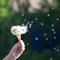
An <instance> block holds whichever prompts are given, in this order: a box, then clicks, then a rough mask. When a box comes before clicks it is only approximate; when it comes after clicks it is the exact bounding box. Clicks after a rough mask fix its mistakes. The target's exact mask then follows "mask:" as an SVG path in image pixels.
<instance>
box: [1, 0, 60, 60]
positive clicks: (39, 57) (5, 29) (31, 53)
mask: <svg viewBox="0 0 60 60" xmlns="http://www.w3.org/2000/svg"><path fill="white" fill-rule="evenodd" d="M11 2H12V0H0V60H2V59H3V57H5V56H6V55H7V54H8V53H9V51H10V49H11V48H12V46H13V45H14V44H15V43H16V42H17V38H16V37H15V36H13V35H12V34H11V33H10V28H11V26H13V25H21V24H22V23H23V20H24V19H25V18H27V16H28V15H29V14H26V16H24V17H22V15H21V14H22V13H15V12H14V11H13V10H12V8H11ZM59 5H60V4H59ZM55 12H56V11H55ZM50 13H51V12H50ZM58 13H60V12H59V9H58ZM58 13H57V12H56V13H54V14H56V15H57V14H58ZM38 14H39V13H38ZM38 14H37V15H38ZM42 14H43V13H42ZM52 17H55V18H56V16H52ZM41 18H42V17H41ZM44 19H46V18H45V17H44ZM49 19H51V18H49ZM52 20H53V18H52ZM28 35H29V33H27V36H26V38H24V40H25V39H27V40H28V39H29V36H28ZM27 37H28V38H27ZM25 42H27V41H25ZM57 47H59V48H60V45H58V46H57ZM51 54H52V53H51V51H49V50H48V49H44V50H43V51H41V52H37V51H35V50H33V49H32V47H31V46H27V47H26V50H25V52H24V54H23V55H22V56H21V57H20V58H19V59H18V60H49V58H50V57H51ZM52 55H53V54H52ZM54 57H55V59H53V60H60V55H57V53H56V54H55V56H54Z"/></svg>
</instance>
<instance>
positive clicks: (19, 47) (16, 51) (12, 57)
mask: <svg viewBox="0 0 60 60" xmlns="http://www.w3.org/2000/svg"><path fill="white" fill-rule="evenodd" d="M22 43H24V42H23V41H22V40H20V42H17V43H16V44H15V45H14V46H13V47H12V49H11V50H10V52H9V54H8V55H7V56H6V57H4V58H3V60H16V59H17V58H19V57H20V56H21V55H22V53H23V52H24V50H25V45H24V44H22ZM23 48H24V49H23Z"/></svg>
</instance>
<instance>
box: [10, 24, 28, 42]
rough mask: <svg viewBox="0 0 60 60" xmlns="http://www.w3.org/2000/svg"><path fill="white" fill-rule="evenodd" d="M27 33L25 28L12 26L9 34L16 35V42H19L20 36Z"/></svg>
mask: <svg viewBox="0 0 60 60" xmlns="http://www.w3.org/2000/svg"><path fill="white" fill-rule="evenodd" d="M26 32H27V26H19V25H17V26H12V27H11V33H12V34H13V35H16V37H17V38H18V40H19V41H20V40H21V34H25V33H26Z"/></svg>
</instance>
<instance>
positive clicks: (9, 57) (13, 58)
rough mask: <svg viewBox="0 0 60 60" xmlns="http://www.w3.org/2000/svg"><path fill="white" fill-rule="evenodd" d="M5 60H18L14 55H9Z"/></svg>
mask: <svg viewBox="0 0 60 60" xmlns="http://www.w3.org/2000/svg"><path fill="white" fill-rule="evenodd" d="M3 60H16V59H15V57H14V56H13V55H12V54H8V55H7V56H6V57H5V58H4V59H3Z"/></svg>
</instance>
